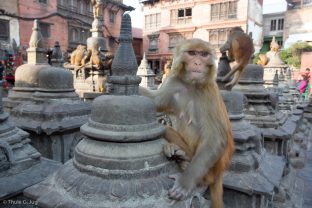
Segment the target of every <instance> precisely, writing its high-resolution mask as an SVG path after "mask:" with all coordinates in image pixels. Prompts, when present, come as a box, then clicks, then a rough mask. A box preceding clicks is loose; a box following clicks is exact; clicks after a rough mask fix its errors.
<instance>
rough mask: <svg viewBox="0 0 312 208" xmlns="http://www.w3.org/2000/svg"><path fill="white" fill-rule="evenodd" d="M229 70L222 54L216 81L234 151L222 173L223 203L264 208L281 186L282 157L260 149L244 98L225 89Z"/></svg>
mask: <svg viewBox="0 0 312 208" xmlns="http://www.w3.org/2000/svg"><path fill="white" fill-rule="evenodd" d="M230 70H231V68H230V66H229V62H228V58H227V56H226V54H225V53H223V54H222V56H221V57H220V61H219V64H218V76H217V83H218V86H219V88H220V89H221V95H222V97H223V100H224V103H225V105H226V108H227V111H228V115H229V118H230V121H231V125H232V131H233V136H234V141H235V152H234V155H233V158H232V162H231V167H230V170H229V171H227V172H226V173H225V174H224V182H223V184H224V197H223V198H224V203H225V207H229V208H250V207H253V208H266V207H268V206H269V205H272V203H273V201H272V199H273V196H274V194H275V192H276V190H278V187H279V186H280V183H281V180H282V175H283V171H284V167H285V161H284V159H283V158H282V157H281V156H276V155H270V154H268V153H267V152H266V151H265V149H264V148H263V141H262V136H261V132H260V129H258V128H257V127H255V126H254V125H251V124H250V123H249V122H248V121H246V120H245V119H244V116H245V115H244V113H243V104H244V97H243V94H242V93H241V92H238V91H226V90H224V89H225V88H224V84H225V81H223V77H224V75H226V74H227V73H228V72H229V71H230Z"/></svg>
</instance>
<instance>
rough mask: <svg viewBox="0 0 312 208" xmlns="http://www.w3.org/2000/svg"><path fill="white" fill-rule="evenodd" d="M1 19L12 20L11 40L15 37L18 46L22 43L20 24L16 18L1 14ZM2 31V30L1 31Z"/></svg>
mask: <svg viewBox="0 0 312 208" xmlns="http://www.w3.org/2000/svg"><path fill="white" fill-rule="evenodd" d="M1 19H5V20H9V21H10V42H11V43H12V39H13V38H14V39H15V41H16V44H17V46H19V45H20V35H19V24H18V20H17V19H16V18H12V17H8V16H1ZM0 32H1V31H0Z"/></svg>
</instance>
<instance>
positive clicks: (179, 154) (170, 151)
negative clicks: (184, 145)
mask: <svg viewBox="0 0 312 208" xmlns="http://www.w3.org/2000/svg"><path fill="white" fill-rule="evenodd" d="M164 153H165V155H166V157H168V158H173V159H176V160H188V157H187V156H186V154H185V152H184V151H183V150H182V149H181V148H180V147H179V146H178V145H176V144H174V143H167V144H165V145H164Z"/></svg>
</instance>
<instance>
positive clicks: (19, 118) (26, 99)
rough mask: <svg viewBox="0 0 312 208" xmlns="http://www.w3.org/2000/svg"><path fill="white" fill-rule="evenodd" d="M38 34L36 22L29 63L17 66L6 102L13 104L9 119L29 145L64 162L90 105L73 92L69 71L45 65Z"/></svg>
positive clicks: (78, 138)
mask: <svg viewBox="0 0 312 208" xmlns="http://www.w3.org/2000/svg"><path fill="white" fill-rule="evenodd" d="M40 37H42V36H41V33H40V30H39V28H38V22H37V21H35V24H34V28H33V33H32V36H31V40H30V44H29V45H30V49H28V64H24V65H21V66H20V67H18V68H17V70H16V80H15V87H14V88H13V90H12V93H10V94H9V96H8V99H7V103H8V104H10V106H14V105H15V107H14V108H13V109H11V112H10V113H11V118H12V120H13V121H14V122H15V123H16V125H17V126H18V127H19V128H21V129H23V130H25V131H27V132H28V133H29V134H30V138H31V140H32V145H33V146H34V147H35V148H36V149H37V150H38V151H39V152H40V153H41V154H42V155H43V156H44V157H47V158H50V159H53V160H57V161H60V162H65V161H67V160H68V159H69V158H71V157H72V156H73V150H74V147H75V145H76V144H77V143H78V142H79V141H80V140H81V137H82V135H81V134H80V131H79V128H80V126H81V125H82V124H84V123H85V122H86V121H87V119H88V116H89V114H90V105H88V104H87V103H84V102H82V101H81V100H80V98H79V96H78V95H77V94H76V93H75V89H74V88H73V77H72V74H71V72H70V71H68V70H66V69H64V68H60V67H53V66H50V65H48V64H47V62H46V58H45V50H44V49H43V45H42V39H40ZM12 103H13V104H14V105H13V104H12Z"/></svg>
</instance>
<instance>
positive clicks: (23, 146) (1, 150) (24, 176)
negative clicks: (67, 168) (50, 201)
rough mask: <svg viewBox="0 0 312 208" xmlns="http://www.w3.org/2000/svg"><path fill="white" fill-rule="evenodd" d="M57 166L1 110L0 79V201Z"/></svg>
mask: <svg viewBox="0 0 312 208" xmlns="http://www.w3.org/2000/svg"><path fill="white" fill-rule="evenodd" d="M59 167H61V163H59V162H56V161H53V160H48V159H45V158H43V157H41V155H40V153H39V152H38V151H37V150H36V149H35V148H33V147H32V146H31V144H30V139H29V134H28V133H27V132H25V131H23V130H21V129H19V128H17V127H15V125H14V123H13V122H11V120H10V117H9V114H8V113H6V112H4V111H3V109H2V81H0V201H1V200H3V199H8V198H10V199H12V197H14V196H15V195H18V194H20V193H22V192H23V190H24V189H25V188H27V187H29V186H32V185H34V184H37V183H39V182H40V181H42V180H44V179H45V178H46V177H47V176H48V175H49V174H51V173H53V172H54V171H56V170H58V168H59Z"/></svg>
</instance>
